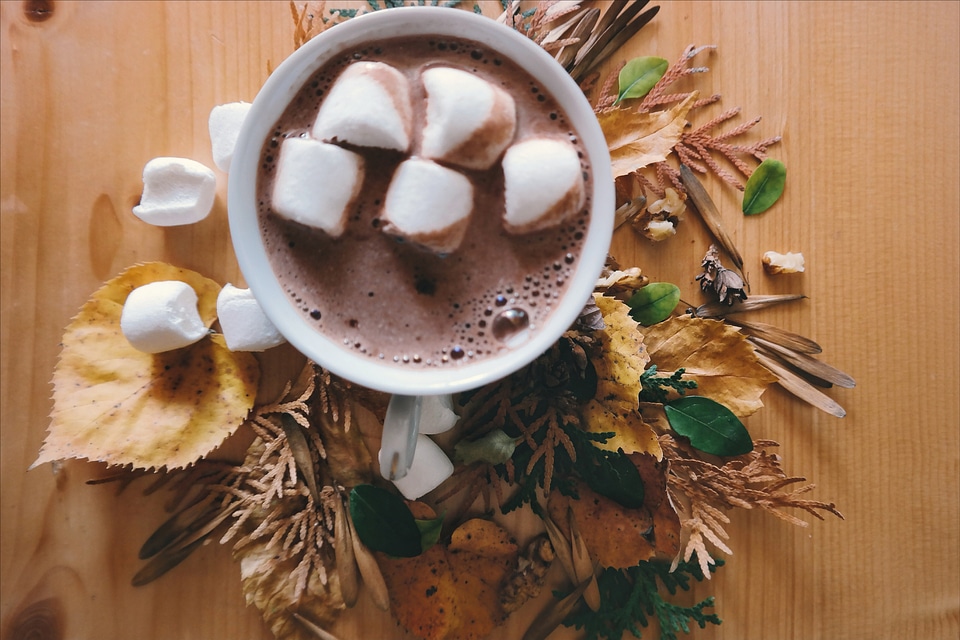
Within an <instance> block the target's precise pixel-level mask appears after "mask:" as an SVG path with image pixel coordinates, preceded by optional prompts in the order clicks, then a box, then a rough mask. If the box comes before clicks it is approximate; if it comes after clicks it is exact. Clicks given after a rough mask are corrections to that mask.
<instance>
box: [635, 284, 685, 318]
mask: <svg viewBox="0 0 960 640" xmlns="http://www.w3.org/2000/svg"><path fill="white" fill-rule="evenodd" d="M679 303H680V288H679V287H677V285H675V284H670V283H669V282H653V283H651V284H648V285H647V286H645V287H641V288H639V289H637V291H636V292H635V293H634V294H633V295H632V296H630V299H629V300H627V306H629V307H630V315H631V317H633V319H634V320H636V321H637V322H639V323H640V324H642V325H643V326H645V327H649V326H650V325H652V324H657V323H658V322H663V321H664V320H666V319H667V318H669V317H670V314H671V313H673V310H674V309H675V308H676V307H677V305H678V304H679Z"/></svg>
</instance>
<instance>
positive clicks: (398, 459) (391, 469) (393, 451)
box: [379, 395, 423, 480]
mask: <svg viewBox="0 0 960 640" xmlns="http://www.w3.org/2000/svg"><path fill="white" fill-rule="evenodd" d="M422 405H423V396H403V395H392V396H390V403H389V404H388V405H387V415H386V416H385V417H384V419H383V435H382V436H381V438H380V455H379V460H380V475H382V476H383V477H384V478H386V479H387V480H399V479H400V478H402V477H404V476H406V475H407V472H408V471H409V470H410V465H411V464H413V454H414V451H415V449H416V448H417V435H418V434H419V432H420V407H421V406H422Z"/></svg>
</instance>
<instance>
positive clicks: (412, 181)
mask: <svg viewBox="0 0 960 640" xmlns="http://www.w3.org/2000/svg"><path fill="white" fill-rule="evenodd" d="M471 211H473V185H472V184H471V183H470V180H469V179H468V178H467V177H466V176H464V175H463V174H461V173H459V172H457V171H454V170H453V169H448V168H447V167H443V166H440V165H439V164H437V163H436V162H433V161H431V160H425V159H423V158H411V159H409V160H404V161H403V162H402V163H400V166H399V167H397V170H396V171H395V172H394V174H393V178H392V179H391V181H390V186H389V187H388V188H387V196H386V201H385V202H384V208H383V215H382V219H383V222H384V225H383V227H382V228H383V230H384V231H385V232H387V233H389V234H390V235H393V236H396V237H398V238H403V239H404V240H409V241H411V242H414V243H416V244H419V245H422V246H424V247H426V248H428V249H430V250H431V251H433V252H435V253H452V252H453V251H455V250H456V249H457V247H459V246H460V243H461V242H462V241H463V236H464V234H465V233H466V231H467V225H468V224H469V222H470V212H471Z"/></svg>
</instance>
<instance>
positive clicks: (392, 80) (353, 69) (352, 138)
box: [313, 62, 413, 152]
mask: <svg viewBox="0 0 960 640" xmlns="http://www.w3.org/2000/svg"><path fill="white" fill-rule="evenodd" d="M412 129H413V107H412V106H411V103H410V83H409V82H408V81H407V77H406V76H405V75H403V74H402V73H401V72H399V71H397V70H396V69H394V68H393V67H391V66H390V65H388V64H386V63H383V62H355V63H353V64H352V65H350V66H349V67H347V68H346V70H344V72H343V73H341V74H340V77H339V78H337V80H336V82H334V83H333V87H331V88H330V93H329V94H328V95H327V97H326V99H324V101H323V104H321V105H320V111H319V113H318V114H317V119H316V121H315V122H314V124H313V137H314V138H317V139H318V140H326V141H327V142H345V143H348V144H353V145H357V146H360V147H377V148H380V149H395V150H397V151H404V152H405V151H407V150H408V149H409V148H410V137H411V133H412Z"/></svg>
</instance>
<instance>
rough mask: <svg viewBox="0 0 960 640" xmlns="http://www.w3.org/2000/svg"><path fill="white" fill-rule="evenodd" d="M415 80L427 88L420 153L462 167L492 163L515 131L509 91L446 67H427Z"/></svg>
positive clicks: (476, 167)
mask: <svg viewBox="0 0 960 640" xmlns="http://www.w3.org/2000/svg"><path fill="white" fill-rule="evenodd" d="M421 78H422V80H423V87H424V89H425V90H426V92H427V117H426V125H425V126H424V128H423V141H422V143H421V153H422V154H423V155H424V156H426V157H428V158H433V159H434V160H441V161H444V162H448V163H450V164H455V165H458V166H461V167H464V168H467V169H480V170H486V169H489V168H490V167H492V166H493V165H494V163H495V162H496V161H497V159H498V158H499V157H500V154H502V153H503V150H504V149H506V148H507V146H508V145H509V144H510V142H511V141H512V140H513V136H514V131H515V130H516V125H517V113H516V105H515V104H514V101H513V98H512V97H511V96H510V94H509V93H507V92H506V91H504V90H503V89H501V88H499V87H496V86H494V85H493V84H491V83H489V82H487V81H486V80H484V79H482V78H480V77H477V76H476V75H474V74H472V73H470V72H469V71H463V70H460V69H453V68H450V67H432V68H430V69H427V70H426V71H424V72H423V73H422V74H421Z"/></svg>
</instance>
